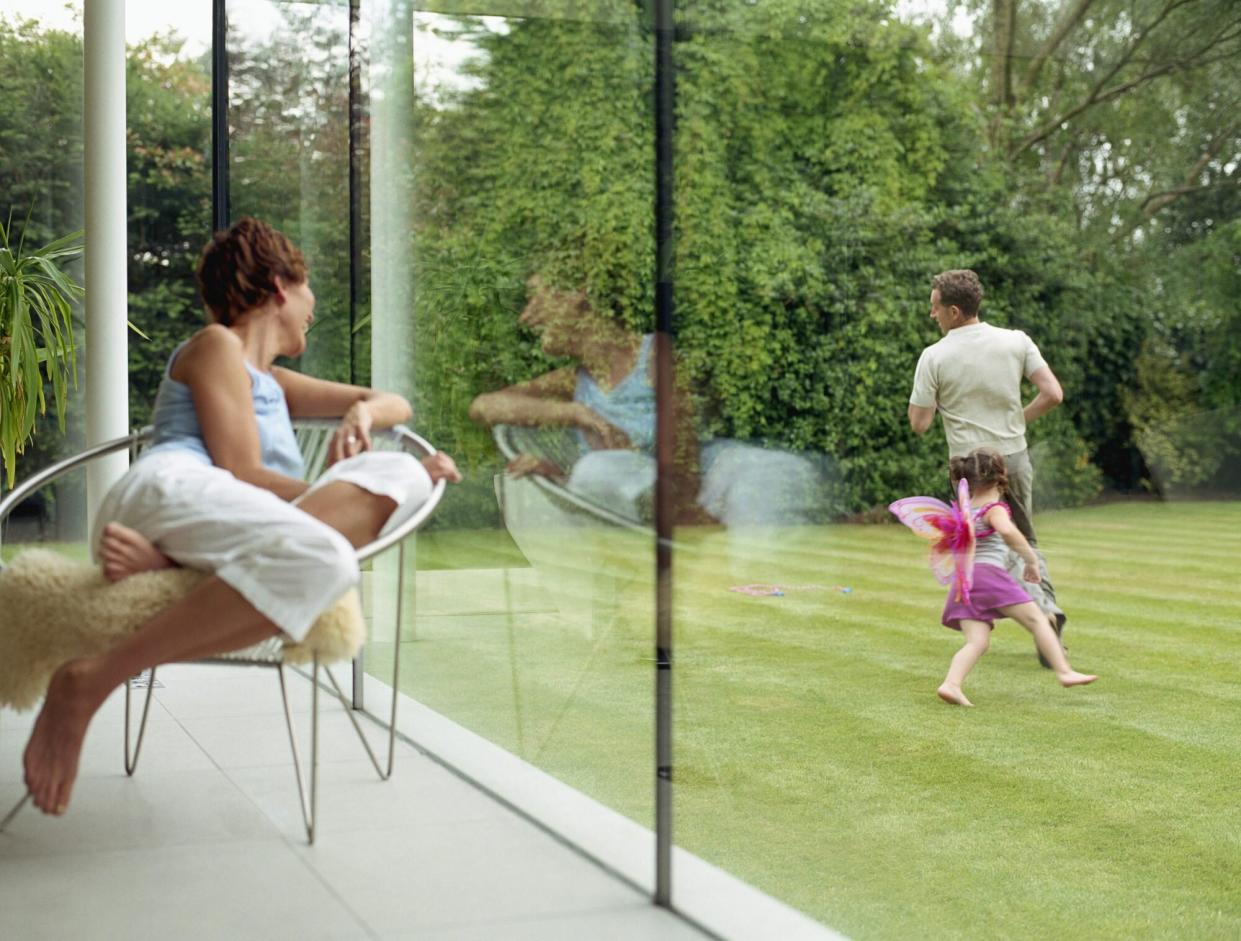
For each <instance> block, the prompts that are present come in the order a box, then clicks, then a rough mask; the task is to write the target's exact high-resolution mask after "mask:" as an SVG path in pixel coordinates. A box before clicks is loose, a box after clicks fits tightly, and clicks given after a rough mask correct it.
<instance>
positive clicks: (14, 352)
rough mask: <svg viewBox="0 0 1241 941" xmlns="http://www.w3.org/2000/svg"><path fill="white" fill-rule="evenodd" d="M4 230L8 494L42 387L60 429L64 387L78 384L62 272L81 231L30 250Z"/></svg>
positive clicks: (0, 266)
mask: <svg viewBox="0 0 1241 941" xmlns="http://www.w3.org/2000/svg"><path fill="white" fill-rule="evenodd" d="M27 221H29V220H27ZM11 232H12V217H11V216H10V217H9V222H8V224H7V225H6V224H4V223H0V464H3V467H4V472H5V476H6V479H7V481H8V487H10V488H11V487H12V486H13V481H14V477H15V474H16V470H17V469H16V460H17V455H18V454H20V453H22V451H23V450H24V449H25V447H26V445H27V443H29V441H30V440H31V438H32V437H33V436H34V429H35V418H36V417H37V416H38V415H41V414H44V413H46V412H47V397H46V394H45V392H44V385H45V383H48V384H50V385H51V389H52V400H53V402H54V404H55V409H56V417H57V420H58V421H59V423H60V429H61V431H64V427H65V407H66V405H67V404H68V388H69V383H71V382H72V383H73V384H74V385H75V386H76V385H77V349H76V347H75V344H74V338H73V317H72V312H73V303H74V302H75V301H77V300H78V299H80V298H81V297H82V295H83V293H84V292H83V290H82V286H81V285H80V284H78V283H77V282H76V281H74V280H73V278H71V277H69V275H68V274H66V273H65V271H64V270H63V268H62V265H63V264H64V262H65V261H66V260H68V259H70V258H73V257H75V256H77V255H79V254H81V252H82V247H83V246H82V233H81V232H80V231H78V232H74V233H73V234H71V235H66V236H64V237H63V238H58V239H55V240H53V241H51V242H48V243H47V244H46V245H44V246H43V247H41V248H37V249H27V248H26V244H25V233H24V232H23V235H22V238H21V239H20V240H19V241H18V243H17V245H16V246H13V245H12V244H11V240H10V233H11Z"/></svg>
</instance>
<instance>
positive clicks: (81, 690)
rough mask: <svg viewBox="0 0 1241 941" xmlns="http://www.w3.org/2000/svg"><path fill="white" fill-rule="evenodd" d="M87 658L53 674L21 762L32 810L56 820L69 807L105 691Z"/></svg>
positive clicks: (61, 667) (71, 663)
mask: <svg viewBox="0 0 1241 941" xmlns="http://www.w3.org/2000/svg"><path fill="white" fill-rule="evenodd" d="M95 678H96V677H95V673H94V671H93V670H92V669H91V664H90V661H89V660H88V659H87V658H82V659H80V660H70V661H69V662H68V663H65V664H62V665H61V666H60V668H59V669H57V671H56V672H55V673H54V674H52V682H51V683H50V684H49V685H48V688H47V697H46V698H45V699H44V701H43V708H42V710H40V712H39V718H38V719H37V720H36V721H35V724H34V730H33V731H32V732H31V733H30V741H29V742H28V743H27V744H26V754H25V757H24V759H23V761H24V764H25V769H26V788H27V790H28V791H29V792H30V796H31V798H32V799H33V800H34V803H35V806H36V807H38V808H39V809H40V810H42V811H43V812H44V813H45V814H56V815H57V816H59V815H60V814H63V813H64V812H65V811H66V810H67V809H68V808H69V798H70V796H71V795H72V794H73V782H74V780H75V779H76V778H77V775H78V759H79V758H80V757H81V754H82V740H83V739H84V738H85V737H86V727H87V726H88V725H90V720H91V717H92V716H94V714H95V711H96V710H97V709H98V708H99V706H100V704H101V703H102V702H103V700H104V699H105V698H107V690H106V689H105V690H103V691H102V692H101V691H100V690H99V689H97V688H96V687H97V686H98V685H99V684H98V683H97V682H94V680H95Z"/></svg>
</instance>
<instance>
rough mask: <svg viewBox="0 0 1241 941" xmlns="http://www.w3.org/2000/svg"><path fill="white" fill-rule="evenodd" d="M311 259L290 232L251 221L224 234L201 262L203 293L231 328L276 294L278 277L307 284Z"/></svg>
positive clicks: (213, 313)
mask: <svg viewBox="0 0 1241 941" xmlns="http://www.w3.org/2000/svg"><path fill="white" fill-rule="evenodd" d="M307 273H308V272H307V269H306V259H305V258H303V257H302V253H301V252H300V251H298V250H297V247H296V246H295V245H294V244H293V243H292V242H290V241H289V240H288V238H287V237H286V236H285V235H284V233H282V232H280V231H278V230H276V229H273V228H272V227H271V226H269V225H268V224H267V223H266V222H262V221H260V220H258V219H255V218H253V217H251V216H245V217H243V218H241V219H238V220H237V222H236V223H235V224H234V225H233V227H232V228H231V229H228V230H227V231H223V230H221V231H219V232H217V233H216V234H215V236H214V237H213V238H212V239H211V241H210V242H208V243H207V245H206V246H205V247H204V248H203V251H202V256H201V257H200V258H199V259H198V290H199V291H200V292H201V294H202V298H203V303H204V304H205V305H206V306H207V313H208V316H209V317H210V318H211V320H212V321H213V322H215V323H219V324H223V325H224V326H226V327H227V326H230V325H231V324H232V323H233V320H234V319H236V318H237V317H238V316H239V315H241V314H244V313H245V312H246V311H248V310H253V309H254V308H256V307H262V306H263V304H265V303H267V301H268V299H270V298H271V297H272V296H273V295H274V294H275V293H276V278H278V277H279V278H282V279H284V280H285V281H289V282H291V283H293V284H301V283H302V282H303V281H305V280H306V275H307Z"/></svg>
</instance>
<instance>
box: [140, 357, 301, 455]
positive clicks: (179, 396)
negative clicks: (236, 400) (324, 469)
mask: <svg viewBox="0 0 1241 941" xmlns="http://www.w3.org/2000/svg"><path fill="white" fill-rule="evenodd" d="M188 342H189V341H188V340H187V341H186V343H188ZM184 347H185V343H182V344H181V345H180V346H178V347H177V348H176V349H175V350H173V351H172V356H170V357H168V366H167V367H166V368H165V369H164V378H163V380H162V381H161V382H160V384H159V392H158V393H157V394H156V396H155V410H154V414H153V416H152V418H151V424H152V426H153V432H154V434H153V436H152V438H151V444H150V445H148V446H147V448H146V449H145V450H144V451H143V452H142V456H143V457H146V456H147V455H149V454H160V453H164V452H167V451H185V452H188V453H190V454H193V455H194V456H196V457H198V458H200V459H201V460H202V462H203V463H204V464H210V463H212V461H211V452H210V451H208V450H207V444H206V442H205V441H203V430H202V426H201V425H200V424H199V423H198V413H197V412H196V411H195V410H194V399H193V398H192V396H191V395H190V387H189V386H187V385H186V384H185V383H183V382H177V380H175V379H173V378H172V376H171V375H170V373H171V372H172V364H173V362H174V361H175V360H176V358H177V355H178V354H179V353H180V352H181V350H182V349H183V348H184ZM246 371H247V372H249V373H250V397H251V399H252V400H253V401H254V417H255V419H256V420H257V424H258V429H259V446H260V449H261V459H262V462H263V466H264V467H266V468H267V469H268V470H272V471H276V472H278V473H281V474H285V475H286V476H288V477H301V476H302V474H303V471H304V468H303V465H302V452H301V449H300V448H299V447H298V446H297V437H296V436H295V435H294V433H293V423H292V421H290V419H289V405H288V403H287V402H286V401H285V399H284V390H283V389H281V388H280V383H278V382H277V381H276V378H275V377H274V376H273V375H271V373H265V372H260V371H259V370H257V369H255V368H254V367H253V366H251V365H250V364H249V363H246Z"/></svg>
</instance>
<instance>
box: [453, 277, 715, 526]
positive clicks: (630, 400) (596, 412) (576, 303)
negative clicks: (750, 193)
mask: <svg viewBox="0 0 1241 941" xmlns="http://www.w3.org/2000/svg"><path fill="white" fill-rule="evenodd" d="M529 288H530V292H531V293H530V300H529V302H528V303H527V304H526V306H525V309H524V310H523V311H522V313H521V318H520V322H521V323H522V324H523V325H524V326H526V327H529V328H530V329H531V330H533V331H535V333H537V334H538V335H539V338H540V343H541V345H542V347H543V351H544V352H545V353H547V354H548V355H550V356H568V357H572V358H573V359H575V360H576V361H577V362H578V363H579V364H580V365H578V366H567V367H564V368H562V369H557V370H553V371H552V372H549V373H545V374H544V375H542V376H538V377H536V378H534V379H531V380H529V381H528V382H521V383H517V384H516V385H512V386H508V387H507V388H504V389H501V390H499V391H498V392H488V393H484V394H482V395H479V396H478V397H477V398H475V399H474V401H473V403H471V405H470V417H471V418H473V419H474V420H475V421H477V422H481V423H483V424H487V425H497V424H507V425H526V426H539V427H546V426H553V427H554V426H560V427H565V428H571V429H574V431H575V432H576V434H577V436H578V438H579V441H580V444H581V445H582V448H583V450H584V451H585V452H586V454H585V456H584V457H583V458H582V459H581V460H579V461H578V462H577V463H576V464H575V465H574V467H573V468H572V469H571V476H570V469H568V468H561V467H558V466H556V465H555V464H553V463H552V462H551V461H549V460H548V459H546V458H544V457H540V456H538V455H533V454H520V455H518V456H517V457H516V458H514V459H513V460H512V461H510V462H509V465H508V472H509V473H510V474H512V475H513V476H514V477H522V476H525V475H527V474H540V475H542V476H545V477H552V478H556V479H558V480H561V481H562V482H566V481H567V483H568V485H569V486H570V488H571V489H573V490H575V491H577V492H579V493H583V494H584V495H587V496H591V497H593V498H595V499H597V500H600V501H601V502H603V503H605V504H610V505H612V506H613V508H616V509H619V510H621V511H622V512H629V513H632V512H633V501H634V500H635V499H636V498H637V497H639V496H640V495H641V494H642V493H644V492H646V491H648V490H649V489H650V487H651V486H652V485H653V484H654V480H655V467H654V453H655V411H656V400H655V344H654V340H655V337H654V335H652V334H647V335H645V336H642V335H639V334H635V333H633V332H631V331H629V330H627V329H625V328H624V327H622V326H621V325H619V324H618V323H617V322H616V321H615V320H613V319H612V318H611V317H608V316H606V315H604V314H601V313H600V312H599V311H597V310H595V308H594V307H593V306H592V305H591V303H590V301H589V300H587V298H586V296H585V294H583V293H582V292H580V291H579V292H565V291H559V290H556V289H554V288H549V287H548V286H547V285H546V284H544V283H543V281H542V279H541V278H539V277H537V276H536V277H534V278H531V279H530V282H529ZM685 402H686V397H685V396H683V395H678V396H677V397H676V401H675V402H674V403H673V415H674V417H675V418H674V420H675V421H676V427H677V434H676V461H675V474H676V476H677V481H676V484H675V486H674V491H675V492H676V493H677V494H678V496H679V498H680V499H679V502H680V503H681V504H682V505H683V507H685V511H684V512H682V513H680V514H678V515H680V516H682V517H689V518H693V517H696V516H700V514H698V513H697V512H696V511H695V510H694V509H693V498H694V494H695V491H696V479H695V478H696V473H697V442H696V439H695V436H694V429H693V422H692V420H691V417H690V414H689V412H688V410H687V408H685V407H684V406H685ZM618 501H619V503H620V504H622V505H620V506H617V502H618Z"/></svg>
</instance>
